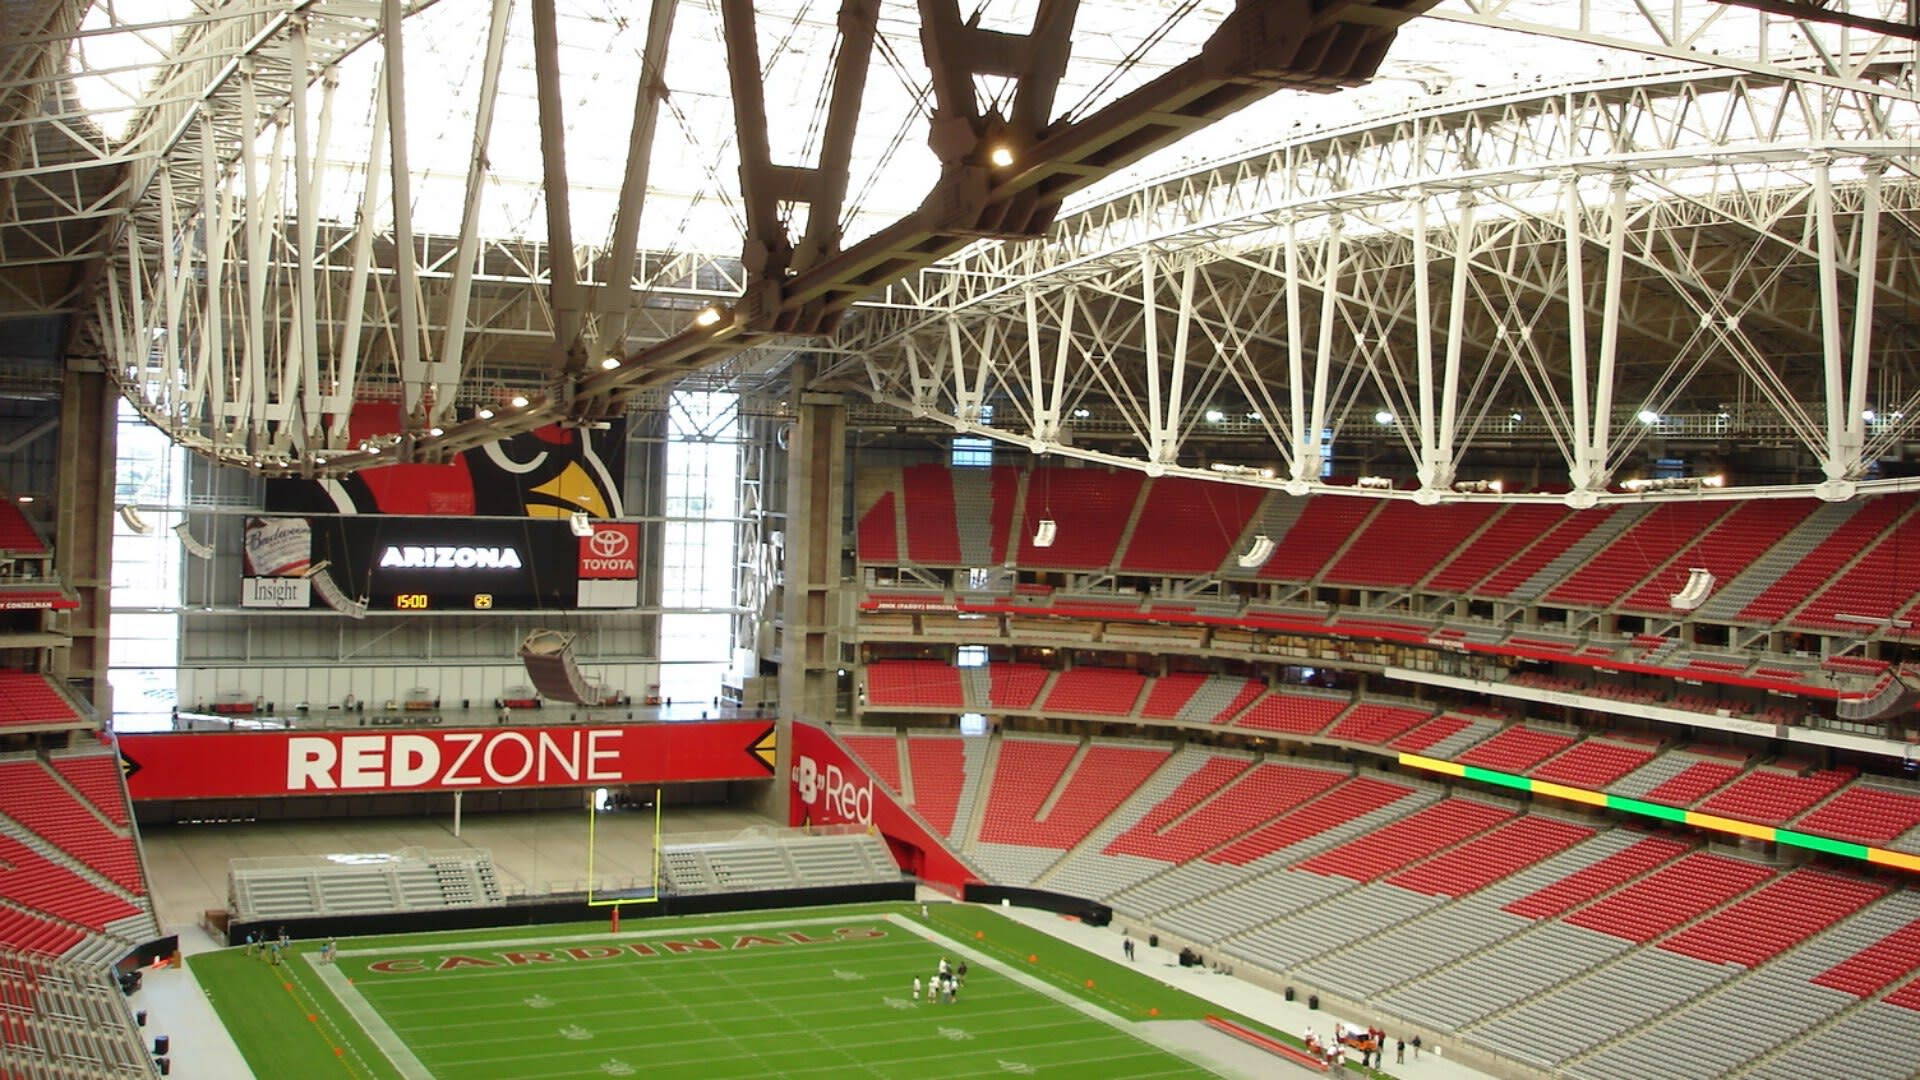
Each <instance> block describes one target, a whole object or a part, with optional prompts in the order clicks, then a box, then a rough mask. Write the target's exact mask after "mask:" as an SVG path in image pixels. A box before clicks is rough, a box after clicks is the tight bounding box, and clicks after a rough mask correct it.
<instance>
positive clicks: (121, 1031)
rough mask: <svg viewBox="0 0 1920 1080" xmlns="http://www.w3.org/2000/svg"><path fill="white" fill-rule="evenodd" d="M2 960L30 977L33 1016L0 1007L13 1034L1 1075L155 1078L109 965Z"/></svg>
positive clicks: (27, 1079)
mask: <svg viewBox="0 0 1920 1080" xmlns="http://www.w3.org/2000/svg"><path fill="white" fill-rule="evenodd" d="M0 957H3V958H4V959H3V960H0V962H3V963H5V965H6V966H7V967H8V968H10V969H13V968H16V966H17V967H18V968H19V969H24V970H26V971H28V972H31V977H32V981H33V983H34V984H35V990H34V991H33V992H32V1003H33V1004H32V1012H30V1013H23V1012H20V1011H17V1010H14V1009H9V1008H6V1007H5V1006H0V1017H3V1018H5V1019H6V1020H7V1021H8V1025H7V1026H8V1028H9V1030H8V1033H7V1038H6V1039H5V1041H4V1043H0V1074H4V1075H6V1076H8V1077H19V1078H21V1080H37V1078H40V1077H48V1078H56V1077H57V1078H77V1077H88V1078H95V1077H102V1078H104V1077H122V1076H124V1077H148V1076H152V1075H153V1066H152V1064H151V1059H150V1058H149V1057H148V1056H147V1051H146V1046H145V1042H144V1039H143V1038H142V1034H141V1032H140V1031H139V1029H138V1028H136V1027H135V1026H134V1023H133V1017H132V1016H131V1015H130V1014H129V1012H128V1010H127V1006H126V1003H125V999H124V998H123V996H122V995H121V993H120V989H119V987H118V986H116V985H115V984H114V982H113V979H112V977H111V975H110V974H109V971H108V968H107V967H106V966H105V965H96V964H76V963H68V962H65V961H49V960H47V959H46V958H44V957H37V956H36V957H14V956H12V955H9V954H6V953H5V952H4V950H0Z"/></svg>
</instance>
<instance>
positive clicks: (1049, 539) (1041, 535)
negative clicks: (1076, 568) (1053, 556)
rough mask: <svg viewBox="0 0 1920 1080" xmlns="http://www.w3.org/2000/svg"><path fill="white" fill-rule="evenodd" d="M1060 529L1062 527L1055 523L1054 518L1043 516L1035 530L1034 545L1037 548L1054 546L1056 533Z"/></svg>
mask: <svg viewBox="0 0 1920 1080" xmlns="http://www.w3.org/2000/svg"><path fill="white" fill-rule="evenodd" d="M1059 531H1060V527H1059V526H1058V525H1056V524H1055V523H1054V520H1053V519H1052V518H1041V519H1040V524H1039V525H1038V526H1037V527H1035V528H1034V530H1033V546H1034V547H1037V548H1044V547H1052V546H1053V537H1054V534H1055V533H1057V532H1059Z"/></svg>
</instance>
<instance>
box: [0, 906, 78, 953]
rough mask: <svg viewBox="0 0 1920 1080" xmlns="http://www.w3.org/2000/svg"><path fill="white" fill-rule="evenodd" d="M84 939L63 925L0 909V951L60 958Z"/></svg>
mask: <svg viewBox="0 0 1920 1080" xmlns="http://www.w3.org/2000/svg"><path fill="white" fill-rule="evenodd" d="M86 937H87V934H86V931H84V930H80V929H77V928H75V927H72V926H68V925H66V924H65V923H59V922H55V921H54V920H52V919H45V918H41V917H40V916H38V915H32V914H29V913H27V912H24V911H19V910H16V909H14V908H10V907H4V906H0V948H7V949H15V950H18V951H20V952H24V953H36V954H38V955H41V956H62V955H64V954H65V953H66V952H67V951H68V950H70V949H72V948H73V947H74V946H76V945H78V944H80V943H81V942H82V941H85V940H86Z"/></svg>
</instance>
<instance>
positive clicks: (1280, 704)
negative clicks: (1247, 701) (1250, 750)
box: [1234, 690, 1347, 735]
mask: <svg viewBox="0 0 1920 1080" xmlns="http://www.w3.org/2000/svg"><path fill="white" fill-rule="evenodd" d="M1346 707H1347V699H1346V698H1344V697H1341V698H1330V697H1321V696H1319V695H1317V694H1309V693H1305V692H1296V691H1286V690H1275V691H1273V692H1272V693H1270V694H1268V695H1267V696H1266V697H1263V698H1261V699H1260V700H1258V701H1256V702H1254V703H1253V705H1252V707H1250V708H1248V709H1247V711H1246V712H1244V713H1242V714H1241V715H1240V718H1239V719H1237V720H1235V721H1234V726H1235V727H1242V728H1249V729H1252V730H1254V731H1277V732H1284V733H1286V734H1290V735H1316V734H1318V733H1319V732H1320V731H1321V729H1323V728H1325V727H1326V726H1327V725H1328V724H1330V723H1332V722H1333V718H1334V717H1336V716H1338V715H1340V712H1341V710H1343V709H1345V708H1346Z"/></svg>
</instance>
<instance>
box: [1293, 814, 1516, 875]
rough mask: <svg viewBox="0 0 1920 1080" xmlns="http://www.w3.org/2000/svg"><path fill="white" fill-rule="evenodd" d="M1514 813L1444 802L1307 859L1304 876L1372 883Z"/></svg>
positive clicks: (1482, 830) (1489, 827) (1302, 867)
mask: <svg viewBox="0 0 1920 1080" xmlns="http://www.w3.org/2000/svg"><path fill="white" fill-rule="evenodd" d="M1512 816H1513V811H1511V810H1508V809H1505V808H1503V807H1498V806H1489V805H1488V804H1486V803H1482V802H1476V801H1474V800H1472V799H1446V800H1443V801H1441V802H1438V803H1435V804H1434V805H1432V806H1429V807H1427V808H1426V809H1424V810H1421V811H1419V812H1418V813H1416V814H1414V815H1412V816H1411V817H1406V818H1402V819H1401V820H1399V821H1397V822H1394V823H1393V824H1392V825H1389V826H1387V827H1386V828H1384V829H1380V830H1378V831H1376V832H1373V833H1371V834H1369V835H1367V836H1366V837H1363V838H1361V839H1359V840H1355V841H1353V842H1351V843H1349V844H1345V845H1343V846H1341V847H1337V848H1334V849H1333V850H1332V851H1328V852H1323V853H1322V854H1320V855H1316V856H1315V857H1313V858H1311V859H1308V860H1307V861H1305V862H1303V863H1301V864H1300V867H1299V868H1300V869H1301V870H1305V871H1307V872H1308V873H1313V874H1322V875H1333V876H1338V877H1344V878H1351V879H1352V880H1354V881H1372V880H1373V879H1375V878H1377V877H1381V876H1383V875H1385V874H1388V873H1391V872H1392V871H1394V870H1396V869H1399V868H1400V867H1403V866H1407V865H1409V864H1413V863H1418V862H1419V861H1420V860H1422V859H1425V858H1428V857H1430V856H1432V855H1434V854H1435V853H1437V852H1440V851H1442V850H1444V849H1446V848H1448V847H1451V846H1453V845H1454V844H1458V843H1460V842H1461V841H1463V840H1465V839H1467V838H1468V837H1470V836H1473V835H1474V834H1476V833H1481V832H1485V831H1486V830H1488V829H1491V828H1493V827H1494V826H1495V825H1498V824H1499V823H1501V822H1503V821H1505V820H1507V819H1508V818H1510V817H1512Z"/></svg>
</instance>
